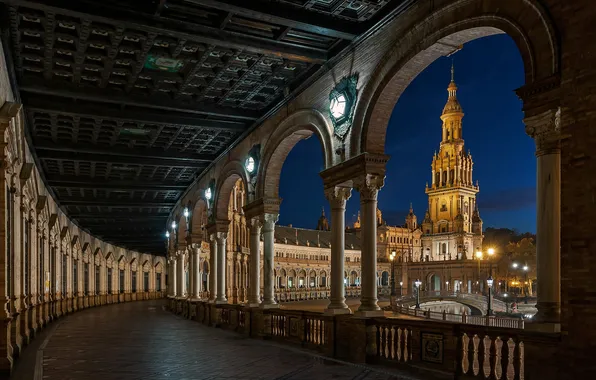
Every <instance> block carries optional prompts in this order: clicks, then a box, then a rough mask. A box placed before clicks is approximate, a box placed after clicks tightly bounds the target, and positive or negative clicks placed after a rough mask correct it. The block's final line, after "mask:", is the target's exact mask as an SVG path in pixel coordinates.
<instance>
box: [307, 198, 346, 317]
mask: <svg viewBox="0 0 596 380" xmlns="http://www.w3.org/2000/svg"><path fill="white" fill-rule="evenodd" d="M351 193H352V189H350V188H347V187H333V188H330V189H327V190H326V191H325V197H326V198H327V200H328V201H329V204H330V205H331V278H332V279H333V281H332V282H331V295H330V297H329V305H328V306H327V309H326V310H325V314H351V310H350V308H349V307H348V305H346V297H345V291H346V290H345V287H344V283H343V281H337V280H336V279H341V278H343V275H344V266H345V258H344V253H345V252H344V250H345V245H346V242H345V222H346V221H345V216H346V201H347V200H348V199H350V195H351ZM316 285H317V283H316V281H315V286H316Z"/></svg>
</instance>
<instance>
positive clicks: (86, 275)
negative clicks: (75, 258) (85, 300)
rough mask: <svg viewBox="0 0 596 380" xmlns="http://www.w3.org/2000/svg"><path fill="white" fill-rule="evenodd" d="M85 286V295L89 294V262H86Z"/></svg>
mask: <svg viewBox="0 0 596 380" xmlns="http://www.w3.org/2000/svg"><path fill="white" fill-rule="evenodd" d="M84 281H85V287H84V288H83V291H84V292H85V295H86V296H87V295H89V263H85V278H84Z"/></svg>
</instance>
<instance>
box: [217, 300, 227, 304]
mask: <svg viewBox="0 0 596 380" xmlns="http://www.w3.org/2000/svg"><path fill="white" fill-rule="evenodd" d="M227 303H228V300H226V299H223V300H215V304H216V305H223V304H227Z"/></svg>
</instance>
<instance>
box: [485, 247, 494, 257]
mask: <svg viewBox="0 0 596 380" xmlns="http://www.w3.org/2000/svg"><path fill="white" fill-rule="evenodd" d="M487 252H488V255H489V256H492V255H494V254H495V249H494V248H489V249H488V251H487Z"/></svg>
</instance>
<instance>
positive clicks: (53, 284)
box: [50, 247, 58, 294]
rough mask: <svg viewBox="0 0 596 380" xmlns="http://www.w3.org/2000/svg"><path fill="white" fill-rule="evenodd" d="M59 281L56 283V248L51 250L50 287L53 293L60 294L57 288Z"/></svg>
mask: <svg viewBox="0 0 596 380" xmlns="http://www.w3.org/2000/svg"><path fill="white" fill-rule="evenodd" d="M56 285H57V281H56V247H51V248H50V287H51V289H52V293H54V294H56V293H58V289H57V288H56Z"/></svg>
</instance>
